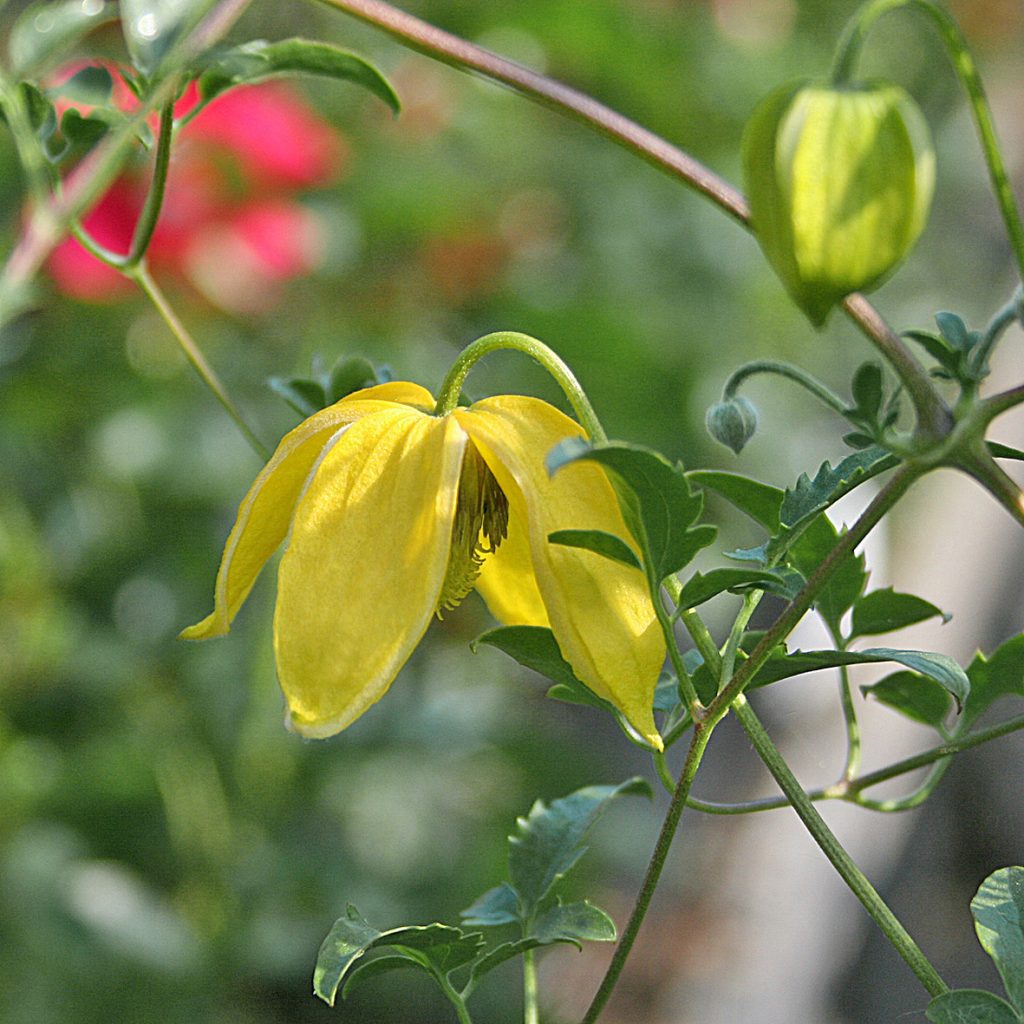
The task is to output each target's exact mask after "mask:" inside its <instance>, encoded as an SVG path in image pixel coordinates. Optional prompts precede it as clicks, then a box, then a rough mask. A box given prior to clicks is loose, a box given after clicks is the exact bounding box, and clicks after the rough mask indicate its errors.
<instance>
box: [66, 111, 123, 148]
mask: <svg viewBox="0 0 1024 1024" xmlns="http://www.w3.org/2000/svg"><path fill="white" fill-rule="evenodd" d="M124 120H125V118H124V117H123V116H121V115H119V114H117V113H116V112H115V111H106V110H104V111H96V112H94V113H92V114H89V115H88V116H86V117H83V116H82V114H81V113H79V111H77V110H75V108H74V107H69V108H68V109H67V110H65V111H64V116H63V117H62V118H61V119H60V133H61V135H63V136H64V139H65V140H66V142H67V144H68V149H69V151H70V150H75V151H77V152H82V151H84V150H87V149H91V148H92V147H93V146H95V145H96V143H97V142H99V140H100V139H102V138H103V136H104V135H106V134H107V132H108V131H110V129H111V127H112V125H114V124H116V123H123V121H124Z"/></svg>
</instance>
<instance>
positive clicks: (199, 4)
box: [120, 0, 209, 75]
mask: <svg viewBox="0 0 1024 1024" xmlns="http://www.w3.org/2000/svg"><path fill="white" fill-rule="evenodd" d="M120 7H121V31H122V32H123V33H124V41H125V45H126V46H127V47H128V55H129V56H130V57H131V59H132V64H134V65H135V67H136V68H138V70H139V71H141V72H142V73H143V74H145V75H151V74H152V73H153V72H154V71H156V70H157V68H158V67H159V66H160V62H161V61H162V60H163V59H164V57H166V56H167V54H168V52H169V51H170V49H171V47H173V46H174V44H175V43H176V42H177V41H178V40H179V39H181V38H182V37H183V36H184V35H185V33H186V32H188V31H189V30H190V29H191V28H192V27H193V25H194V24H195V23H196V22H197V21H198V19H199V18H200V17H201V16H202V15H203V13H204V11H205V10H206V8H208V7H209V3H208V2H207V0H121V3H120Z"/></svg>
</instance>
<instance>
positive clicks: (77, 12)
mask: <svg viewBox="0 0 1024 1024" xmlns="http://www.w3.org/2000/svg"><path fill="white" fill-rule="evenodd" d="M115 18H117V7H116V5H115V4H112V3H104V2H103V0H88V2H83V0H62V2H59V3H35V4H30V5H29V6H28V7H26V8H25V10H24V11H22V13H21V14H20V15H19V16H18V19H17V21H15V23H14V26H13V27H12V29H11V34H10V37H9V39H8V41H7V52H8V53H9V54H10V57H11V71H12V72H13V74H14V75H15V76H16V77H21V76H26V75H30V74H38V73H39V71H40V70H42V69H43V68H44V66H45V65H46V64H47V63H49V62H51V61H55V60H59V59H60V58H61V57H62V56H63V55H64V53H65V52H66V51H67V50H68V49H69V48H70V47H71V46H73V45H74V44H75V43H76V42H77V41H78V40H79V39H81V38H82V37H83V36H85V35H87V34H88V33H89V32H91V31H92V30H93V29H94V28H96V27H97V26H99V25H102V24H104V23H105V22H108V21H113V20H114V19H115Z"/></svg>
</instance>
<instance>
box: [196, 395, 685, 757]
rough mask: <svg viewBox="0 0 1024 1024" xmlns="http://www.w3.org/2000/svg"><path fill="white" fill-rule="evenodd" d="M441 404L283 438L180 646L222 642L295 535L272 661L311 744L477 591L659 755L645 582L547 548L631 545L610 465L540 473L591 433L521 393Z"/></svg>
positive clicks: (362, 410)
mask: <svg viewBox="0 0 1024 1024" xmlns="http://www.w3.org/2000/svg"><path fill="white" fill-rule="evenodd" d="M433 408H434V400H433V398H432V397H431V396H430V394H429V392H427V391H426V390H424V389H423V388H421V387H419V386H417V385H415V384H408V383H404V382H399V381H395V382H392V383H389V384H381V385H378V386H376V387H371V388H367V389H365V390H363V391H357V392H356V393H354V394H352V395H350V396H348V397H347V398H344V399H342V400H341V401H340V402H337V403H336V404H335V405H332V406H330V407H329V408H327V409H324V410H323V411H322V412H318V413H316V414H315V415H313V416H310V417H309V419H307V420H305V421H304V422H303V423H301V424H300V425H299V426H298V427H296V428H295V429H294V430H293V431H291V432H290V433H289V434H287V435H286V436H285V437H284V439H283V440H282V441H281V443H280V445H279V446H278V448H277V451H276V452H274V455H273V456H272V457H271V459H270V461H269V462H268V463H267V465H266V467H265V468H264V469H263V471H262V472H261V473H260V475H259V476H258V477H257V478H256V482H255V483H254V484H253V485H252V487H251V489H250V490H249V493H248V494H247V495H246V496H245V499H244V500H243V501H242V504H241V506H240V508H239V510H238V518H237V520H236V521H235V525H234V528H233V529H232V530H231V534H230V536H229V537H228V541H227V544H226V546H225V548H224V555H223V557H222V559H221V564H220V570H219V572H218V574H217V584H216V593H215V607H214V610H213V612H212V613H211V614H210V615H208V616H207V617H206V618H205V619H204V620H203V621H202V622H199V623H197V624H196V625H194V626H191V627H189V628H188V629H186V630H185V631H184V632H183V633H182V634H181V635H182V636H183V637H185V638H188V639H204V638H206V637H213V636H223V635H224V634H225V633H226V632H227V631H228V629H229V627H230V625H231V621H232V619H233V618H234V616H235V614H236V612H237V611H238V609H239V608H240V607H241V605H242V602H243V601H244V600H245V598H246V596H247V595H248V593H249V591H250V589H251V588H252V585H253V582H254V581H255V579H256V576H257V574H258V573H259V571H260V569H261V568H262V567H263V564H264V563H265V562H266V561H267V559H268V558H269V557H270V556H271V554H273V552H274V550H275V549H276V548H277V547H278V545H280V543H281V542H282V541H283V540H285V539H286V538H287V542H288V543H287V550H286V551H285V553H284V556H283V558H282V560H281V565H280V569H279V571H278V583H277V607H276V610H275V613H274V650H275V654H276V658H277V671H278V678H279V680H280V683H281V688H282V689H283V691H284V694H285V698H286V699H287V702H288V708H289V715H290V721H291V725H292V726H293V727H294V728H295V730H296V731H297V732H299V733H301V734H303V735H304V736H313V737H322V736H330V735H333V734H334V733H336V732H340V731H341V730H342V729H344V728H345V727H346V726H347V725H349V724H350V723H351V722H353V721H354V720H355V719H356V718H358V717H359V716H360V715H361V714H362V713H363V712H364V711H366V709H367V708H368V707H370V705H371V704H373V703H375V702H376V701H377V700H379V699H380V698H381V697H382V696H383V695H384V694H385V693H386V692H387V689H388V687H389V686H390V685H391V683H392V681H393V680H394V678H395V676H396V675H397V674H398V672H399V670H400V669H401V667H402V666H403V665H404V664H405V662H406V660H407V659H408V658H409V655H410V654H411V653H412V651H413V649H414V648H415V647H416V645H417V644H418V643H419V641H420V639H421V637H422V636H423V634H424V632H425V631H426V629H427V626H428V625H429V624H430V620H431V617H432V616H433V615H434V614H435V613H437V614H440V613H441V611H442V610H444V609H447V608H452V607H454V606H455V605H456V604H458V603H459V601H461V600H462V598H463V597H465V596H466V594H468V593H469V591H470V590H471V589H473V588H474V587H475V588H476V589H477V590H479V591H480V593H481V594H482V595H483V598H484V600H485V601H486V602H487V605H488V607H489V608H490V610H491V612H492V614H493V615H494V616H495V617H496V618H497V619H498V620H499V621H501V622H502V623H504V624H505V625H531V626H547V627H549V628H550V629H551V630H552V632H553V633H554V636H555V638H556V640H557V641H558V645H559V647H560V649H561V651H562V654H563V656H564V657H565V659H566V661H568V662H569V664H570V665H571V666H572V668H573V670H574V671H575V673H576V675H577V676H578V677H579V678H580V679H581V680H582V681H583V682H584V683H586V684H587V686H589V687H590V688H591V689H592V690H593V691H594V692H595V693H597V694H598V695H600V696H601V697H604V698H605V699H606V700H608V701H610V702H611V703H612V704H613V705H615V707H617V708H618V709H619V710H620V711H621V712H622V714H623V715H624V716H625V717H626V718H627V719H628V720H629V722H630V723H631V724H632V725H633V727H634V728H635V729H636V730H637V731H638V732H639V733H640V734H641V735H642V736H644V737H645V738H646V739H647V740H648V741H649V742H650V743H651V744H653V745H654V746H655V747H658V748H660V747H661V739H660V737H659V736H658V733H657V729H656V728H655V725H654V719H653V715H652V710H651V706H652V702H653V697H654V687H655V684H656V683H657V679H658V674H659V672H660V670H661V666H662V662H663V660H664V657H665V645H664V639H663V637H662V634H661V632H660V630H659V628H658V623H657V621H656V618H655V614H654V608H653V606H652V604H651V600H650V596H649V594H648V591H647V588H646V584H645V581H644V577H643V574H642V573H641V572H640V571H639V570H637V569H632V568H629V567H628V566H625V565H622V564H620V563H617V562H612V561H609V560H607V559H604V558H602V557H600V556H599V555H597V554H595V553H593V552H591V551H586V550H582V549H579V548H570V547H565V546H559V545H554V544H550V543H548V539H547V537H548V534H550V533H552V532H553V531H555V530H561V529H593V530H604V531H606V532H608V533H614V534H616V535H617V536H619V537H623V538H626V537H628V536H629V534H628V532H627V529H626V526H625V523H624V522H623V520H622V516H621V514H620V512H619V508H618V505H617V503H616V500H615V496H614V492H613V491H612V488H611V486H610V484H609V483H608V480H607V478H606V477H605V475H604V473H603V471H602V470H601V469H600V468H599V467H597V466H595V465H592V464H586V463H579V464H573V465H571V466H569V467H567V468H566V469H563V470H561V471H560V472H559V473H557V474H556V475H555V477H554V478H549V476H548V474H547V472H546V470H545V467H544V458H545V456H546V455H547V453H548V452H549V451H550V450H551V449H552V448H553V447H554V446H555V445H556V444H557V443H558V442H559V441H562V440H564V439H565V438H567V437H572V436H580V435H582V434H583V430H582V428H581V427H580V426H579V425H578V424H577V423H575V422H574V421H573V420H571V419H569V418H568V417H567V416H565V415H563V414H562V413H561V412H559V411H558V410H557V409H555V408H553V407H552V406H550V405H548V404H546V403H545V402H542V401H540V400H538V399H535V398H526V397H522V396H513V395H504V396H500V397H495V398H487V399H484V400H483V401H481V402H477V403H476V404H474V405H473V406H471V407H470V408H459V409H455V410H454V411H453V412H451V413H448V414H446V415H443V416H434V415H432V410H433Z"/></svg>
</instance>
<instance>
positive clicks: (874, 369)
mask: <svg viewBox="0 0 1024 1024" xmlns="http://www.w3.org/2000/svg"><path fill="white" fill-rule="evenodd" d="M852 392H853V401H854V403H855V405H856V406H857V413H858V414H859V415H860V416H861V417H863V418H864V419H865V420H867V421H869V422H873V421H874V420H875V419H877V417H878V412H879V410H880V409H881V408H882V368H881V367H880V366H879V365H878V363H870V362H869V363H862V364H861V365H860V366H859V367H858V368H857V372H856V373H855V374H854V375H853V386H852ZM783 518H785V513H783Z"/></svg>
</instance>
